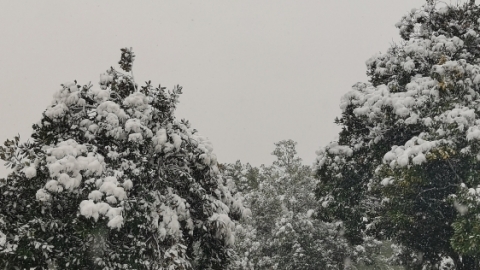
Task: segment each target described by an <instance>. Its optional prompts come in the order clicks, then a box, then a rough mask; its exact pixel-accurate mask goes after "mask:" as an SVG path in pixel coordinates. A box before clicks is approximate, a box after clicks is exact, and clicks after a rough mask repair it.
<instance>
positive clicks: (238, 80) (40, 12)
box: [0, 0, 424, 176]
mask: <svg viewBox="0 0 480 270" xmlns="http://www.w3.org/2000/svg"><path fill="white" fill-rule="evenodd" d="M0 2H1V9H0V25H1V27H0V95H1V96H0V97H1V103H0V104H1V106H0V125H1V127H2V128H1V129H0V141H1V142H3V141H4V140H5V139H7V138H12V137H13V136H14V135H15V134H17V133H20V134H21V136H22V138H23V139H22V141H25V140H26V139H27V138H28V137H29V136H30V134H31V125H32V124H33V123H35V122H37V121H38V120H39V119H40V117H41V113H42V112H43V111H44V110H45V108H46V107H47V106H48V105H49V104H50V102H51V100H52V95H53V93H54V92H55V91H56V90H58V89H59V88H60V84H61V83H64V82H67V81H73V80H75V79H76V80H77V81H78V82H79V83H80V84H82V85H83V84H87V83H88V82H89V81H92V83H94V84H95V85H97V87H98V80H99V74H100V73H102V72H104V71H105V70H106V69H108V68H109V67H110V66H114V67H118V65H117V62H118V60H119V58H120V48H122V47H133V49H134V52H135V54H136V56H137V57H136V61H135V63H134V73H135V78H136V81H137V83H139V84H143V82H144V81H146V80H152V82H153V83H154V84H156V85H158V84H159V83H161V84H162V86H167V87H168V88H171V87H172V86H173V85H175V84H180V85H182V86H183V87H184V94H183V95H182V97H181V102H180V106H179V109H178V111H177V117H178V118H186V119H189V120H190V121H191V122H192V124H193V127H194V128H196V129H198V130H199V131H200V133H201V134H203V135H205V136H207V137H209V138H210V140H211V141H212V143H213V145H214V149H215V150H214V151H215V152H216V154H217V156H218V158H219V161H220V162H234V161H236V160H238V159H240V160H242V161H243V162H250V163H252V164H254V165H260V164H262V163H264V164H269V163H270V162H271V161H272V160H273V157H272V156H271V154H270V153H271V152H272V151H273V148H274V146H273V143H274V142H277V141H279V140H282V139H293V140H295V141H297V142H298V147H297V150H298V152H299V155H300V157H302V158H303V160H304V162H305V164H311V163H312V162H313V161H314V158H315V150H317V149H318V148H319V147H320V146H324V145H325V144H327V143H328V142H329V141H331V140H333V139H334V138H335V136H336V134H338V131H339V128H337V127H336V126H335V124H333V120H334V118H335V117H336V116H339V115H340V109H339V102H340V98H341V96H342V95H343V94H345V93H346V92H347V91H349V89H350V87H351V85H353V84H354V83H356V82H358V81H366V80H367V77H366V75H365V72H366V68H365V61H366V60H367V59H368V58H369V57H371V56H372V55H373V54H375V53H377V52H380V51H382V52H385V51H386V49H387V48H388V47H389V44H390V43H392V42H393V41H398V40H399V37H398V30H397V29H396V28H395V27H394V24H395V23H396V22H397V21H399V19H400V18H401V16H402V15H404V14H405V13H406V12H408V11H409V10H410V9H412V8H414V7H420V6H421V5H422V4H423V3H424V0H402V1H398V0H329V1H327V0H317V1H293V0H292V1H281V0H280V1H279V0H275V1H273V0H272V1H266V0H261V1H259V0H241V1H225V0H222V1H147V0H142V1H21V0H16V1H7V0H0ZM4 173H5V170H4V169H0V176H2V175H4Z"/></svg>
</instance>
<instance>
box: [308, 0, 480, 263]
mask: <svg viewBox="0 0 480 270" xmlns="http://www.w3.org/2000/svg"><path fill="white" fill-rule="evenodd" d="M397 27H398V28H399V29H400V35H401V37H402V38H403V41H402V42H401V44H394V45H392V47H391V48H389V49H388V51H387V52H386V53H384V54H378V55H375V56H373V57H372V58H371V59H369V60H368V61H367V68H368V71H367V74H368V76H369V79H370V82H369V83H358V84H356V85H354V86H353V90H352V91H350V92H349V93H347V94H346V95H345V96H344V97H343V99H342V103H341V108H342V110H343V112H342V117H341V118H340V119H337V123H338V124H339V125H340V126H341V127H342V131H341V132H340V136H339V139H338V141H336V142H332V143H331V144H330V145H328V146H327V147H325V148H323V149H322V150H320V151H319V152H318V158H317V162H316V164H317V168H316V174H317V177H318V178H319V180H320V183H319V185H318V187H317V195H318V197H319V198H320V201H321V203H322V210H320V211H319V212H320V213H322V216H321V218H322V219H323V220H326V221H330V220H335V219H341V220H343V221H344V223H345V227H346V230H347V232H346V236H347V237H348V238H349V240H350V241H351V242H352V243H360V242H361V241H362V238H361V237H360V236H361V235H362V233H363V232H365V231H367V232H370V233H372V234H373V235H375V236H376V237H377V238H380V239H392V240H393V241H394V242H396V243H397V244H400V245H401V246H403V247H404V249H405V250H407V251H408V252H407V253H410V254H412V252H413V254H414V256H405V257H404V258H410V259H411V260H410V261H409V262H404V263H405V264H408V265H410V267H412V268H415V269H416V268H418V269H422V267H432V268H434V269H438V267H439V265H440V262H441V261H442V260H443V261H445V258H450V259H451V260H453V262H454V264H455V267H456V269H478V267H479V265H478V256H479V255H480V242H478V239H480V238H478V237H480V230H479V229H478V228H479V227H478V225H477V224H478V222H479V215H478V214H479V210H478V206H479V204H480V189H478V187H479V184H480V180H479V179H480V178H479V177H480V175H479V164H480V163H479V160H480V155H478V154H479V151H480V144H479V141H480V122H479V120H478V119H479V116H480V113H479V110H478V108H480V107H479V105H480V60H479V59H480V36H479V34H478V33H477V32H478V31H479V29H480V8H479V7H478V6H476V5H475V4H474V1H470V2H469V3H466V4H463V5H459V6H449V5H445V4H442V3H440V2H437V1H430V2H429V3H427V4H426V5H424V6H423V7H422V8H421V9H413V10H412V11H411V12H410V13H409V14H407V15H406V16H404V17H403V18H402V19H401V21H400V22H399V23H398V24H397ZM477 190H478V191H477Z"/></svg>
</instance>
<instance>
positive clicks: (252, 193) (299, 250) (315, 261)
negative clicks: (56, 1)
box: [224, 140, 380, 270]
mask: <svg viewBox="0 0 480 270" xmlns="http://www.w3.org/2000/svg"><path fill="white" fill-rule="evenodd" d="M275 145H276V148H275V150H274V152H273V155H275V157H276V160H275V161H274V162H273V164H272V165H270V166H261V167H260V168H255V167H252V166H250V165H249V164H246V165H242V164H241V163H240V162H237V163H236V164H230V165H227V166H226V168H225V170H224V174H225V175H226V178H227V179H228V180H230V181H229V184H230V185H232V186H233V187H235V186H236V188H237V191H240V192H241V193H243V197H244V198H245V202H244V203H245V205H246V206H249V207H250V209H251V212H252V214H251V217H249V218H244V219H243V220H242V222H241V224H239V225H238V226H237V241H236V243H235V246H236V249H237V254H238V257H237V259H236V260H235V263H234V264H233V265H232V269H306V270H307V269H356V268H355V267H354V265H355V264H356V263H357V262H358V263H361V264H370V265H371V264H374V263H375V262H374V261H373V260H372V259H371V258H370V255H372V254H373V253H374V251H376V249H378V246H379V244H380V243H379V242H375V241H373V240H370V241H367V242H366V243H365V245H363V246H355V247H352V246H351V245H349V243H348V242H347V241H346V239H345V238H344V237H343V235H342V226H341V222H332V223H326V222H322V221H320V220H318V219H315V218H314V216H315V209H318V208H319V204H318V200H317V199H316V198H315V194H314V190H315V185H316V184H317V180H315V179H314V178H313V177H312V170H311V167H310V166H305V165H302V163H301V159H300V158H299V157H298V156H297V155H296V150H295V145H296V143H295V142H293V141H291V140H286V141H280V142H278V143H276V144H275Z"/></svg>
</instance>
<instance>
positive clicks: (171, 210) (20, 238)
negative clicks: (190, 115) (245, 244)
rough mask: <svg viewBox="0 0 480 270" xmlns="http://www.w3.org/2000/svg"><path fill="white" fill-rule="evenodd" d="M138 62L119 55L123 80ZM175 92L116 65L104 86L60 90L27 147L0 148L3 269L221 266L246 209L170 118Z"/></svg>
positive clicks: (191, 133) (195, 140) (196, 140)
mask: <svg viewBox="0 0 480 270" xmlns="http://www.w3.org/2000/svg"><path fill="white" fill-rule="evenodd" d="M133 60H134V54H133V52H132V51H131V49H122V58H121V61H120V62H119V64H120V65H121V67H122V69H123V70H124V71H125V72H129V71H131V69H132V62H133ZM181 90H182V88H181V87H180V86H176V87H174V88H173V89H172V90H166V88H165V87H161V86H158V87H154V86H153V85H152V84H151V83H150V82H147V83H146V85H145V86H142V87H141V88H139V87H138V86H137V85H136V84H135V83H134V81H133V73H132V75H128V74H124V73H121V72H118V71H116V70H115V69H113V68H111V69H109V70H108V71H107V72H106V73H104V74H102V75H101V76H100V87H95V86H93V85H91V84H89V85H85V86H80V85H78V84H77V83H76V82H73V83H64V84H62V87H61V89H60V90H59V91H58V92H57V93H55V96H54V100H53V103H52V105H51V106H50V107H48V108H47V110H46V111H45V112H44V113H43V115H42V118H41V120H40V121H39V122H38V123H37V124H35V125H33V129H34V131H33V134H32V140H31V141H29V142H26V143H20V142H19V138H18V137H15V139H14V140H7V141H6V142H5V146H4V147H1V148H0V157H1V158H2V159H3V160H5V161H6V162H7V166H8V167H10V168H12V169H13V172H12V173H10V174H9V175H8V178H7V179H2V180H1V181H0V201H1V202H2V207H0V268H2V269H30V268H32V269H33V268H35V269H37V268H39V269H40V268H41V269H47V268H52V269H191V268H196V269H225V268H226V266H227V265H228V263H229V261H230V258H231V257H232V255H233V249H232V248H233V240H234V234H233V233H234V227H235V226H234V220H237V219H239V218H240V217H241V216H242V215H243V211H244V208H243V206H242V205H241V203H239V201H238V200H236V199H235V198H234V197H233V196H232V194H231V193H230V191H229V190H228V189H227V187H226V186H225V185H224V180H223V178H222V176H221V174H220V173H219V169H218V166H217V159H216V156H215V154H214V153H213V152H212V146H211V144H210V143H209V142H208V140H206V139H205V138H204V137H202V136H200V135H198V134H197V131H196V130H195V129H192V128H191V126H190V123H189V122H188V121H186V120H180V121H179V120H177V119H176V118H175V116H174V111H175V108H176V105H177V103H178V100H179V95H180V94H181V93H182V91H181Z"/></svg>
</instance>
